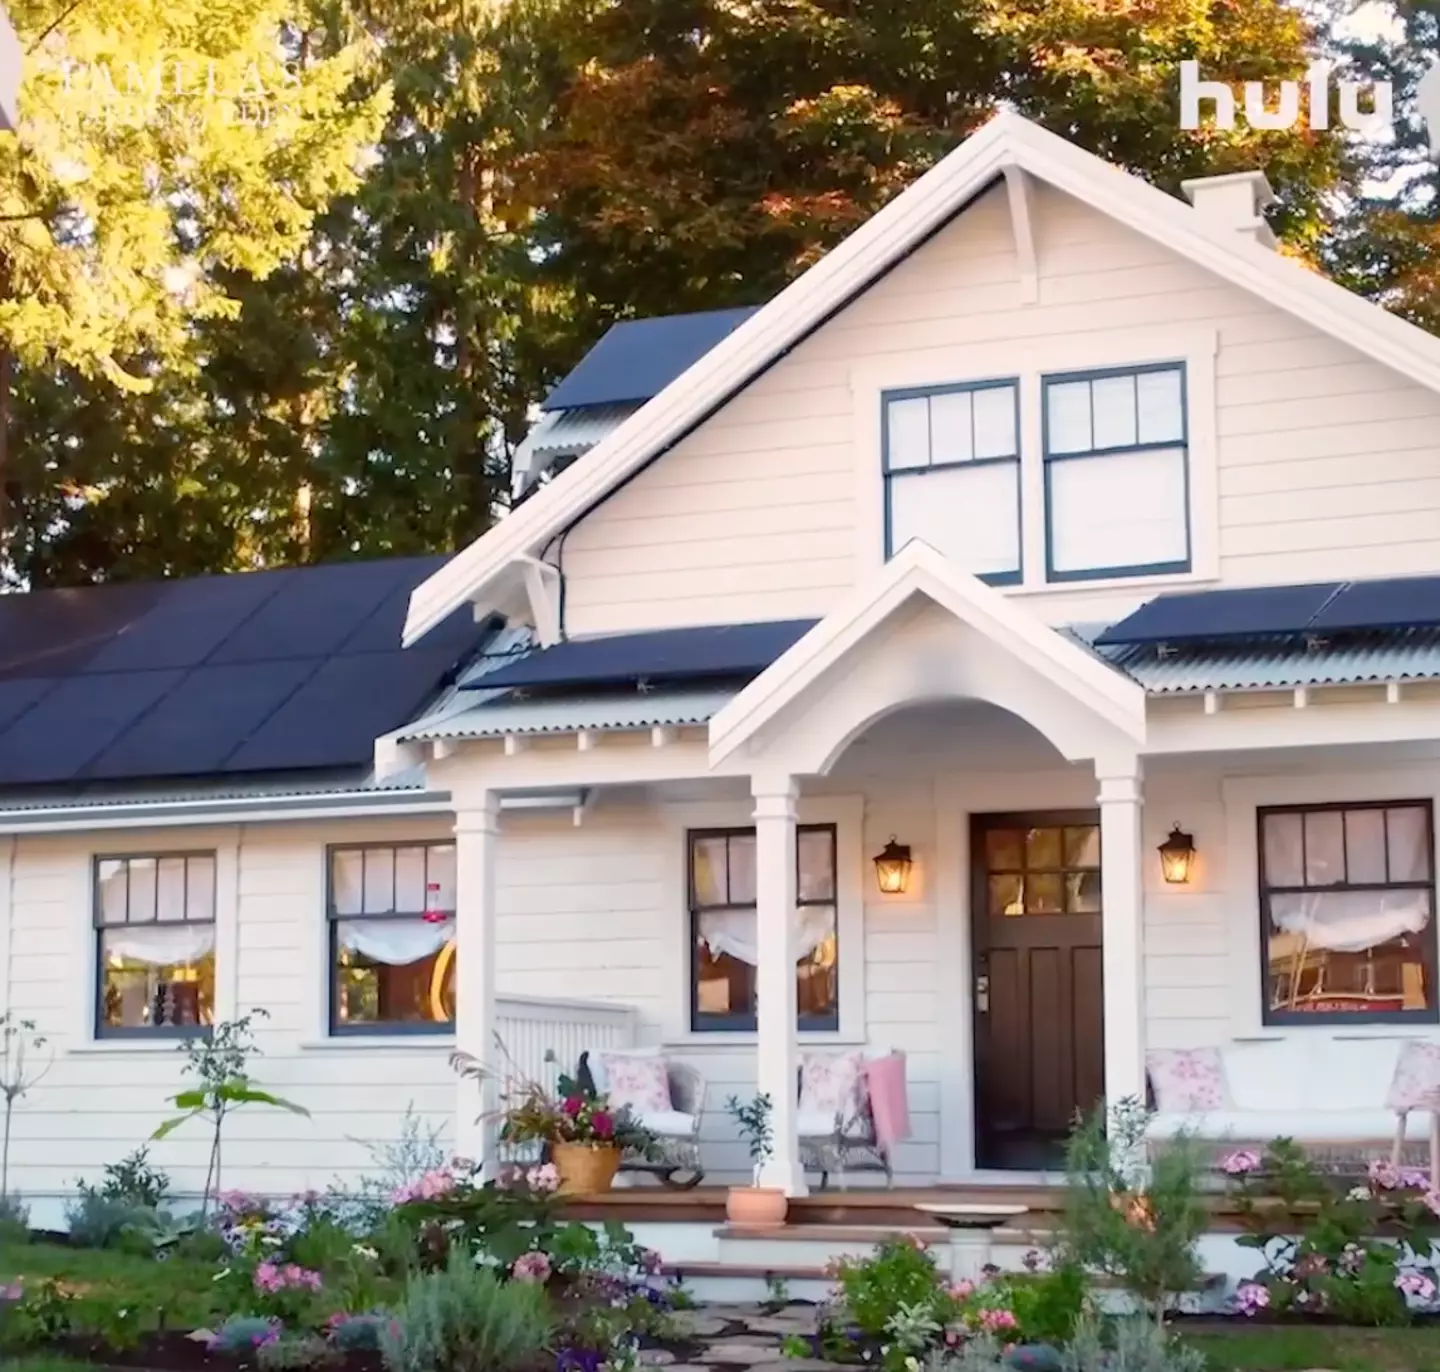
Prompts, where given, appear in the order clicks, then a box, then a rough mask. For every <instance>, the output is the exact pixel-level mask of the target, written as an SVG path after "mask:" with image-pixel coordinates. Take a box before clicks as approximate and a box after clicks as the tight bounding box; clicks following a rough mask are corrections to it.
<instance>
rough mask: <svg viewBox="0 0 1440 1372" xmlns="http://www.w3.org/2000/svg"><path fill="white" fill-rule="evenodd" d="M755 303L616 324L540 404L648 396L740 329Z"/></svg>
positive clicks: (555, 406) (572, 405) (580, 404)
mask: <svg viewBox="0 0 1440 1372" xmlns="http://www.w3.org/2000/svg"><path fill="white" fill-rule="evenodd" d="M755 308H756V307H746V308H741V309H734V310H704V311H702V312H700V313H698V314H671V315H663V316H660V317H659V318H656V319H627V320H624V321H623V322H621V323H619V324H612V325H611V326H610V328H609V329H608V330H606V332H605V334H604V335H603V336H602V337H601V339H600V341H599V342H598V343H597V344H596V345H595V346H594V347H593V348H591V349H590V351H589V352H588V353H586V354H585V356H584V357H582V358H581V359H580V361H579V363H578V365H577V366H576V367H575V369H574V370H573V371H572V372H570V374H569V375H568V376H566V377H565V378H564V380H562V381H561V382H560V384H559V385H558V386H556V387H555V389H554V390H552V391H551V392H550V394H549V395H547V396H546V397H545V403H544V404H543V405H542V406H541V407H540V408H541V409H543V410H579V409H588V408H589V407H590V406H592V405H617V404H635V403H637V402H639V401H645V400H649V399H650V398H651V397H652V396H657V395H659V394H660V392H661V391H663V390H664V389H665V387H666V386H668V385H669V384H670V383H671V382H672V381H674V380H675V378H676V377H677V376H679V375H680V374H681V373H682V372H684V371H687V370H688V369H689V368H690V367H691V365H692V364H694V363H696V362H698V361H699V360H700V359H701V358H702V357H704V356H705V354H706V353H708V352H709V351H710V349H711V348H713V347H714V346H715V345H716V344H717V343H719V342H720V341H721V340H722V339H723V338H725V337H727V336H728V335H729V334H731V333H733V332H734V331H735V330H736V329H738V328H739V327H740V325H741V324H743V323H744V322H745V321H746V320H747V319H749V318H750V316H751V315H752V314H754V313H755Z"/></svg>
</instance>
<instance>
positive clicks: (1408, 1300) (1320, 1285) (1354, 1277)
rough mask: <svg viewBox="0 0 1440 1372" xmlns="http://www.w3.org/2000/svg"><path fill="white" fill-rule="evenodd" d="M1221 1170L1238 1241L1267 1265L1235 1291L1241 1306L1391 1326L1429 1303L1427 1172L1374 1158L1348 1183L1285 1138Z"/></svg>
mask: <svg viewBox="0 0 1440 1372" xmlns="http://www.w3.org/2000/svg"><path fill="white" fill-rule="evenodd" d="M1234 1156H1235V1155H1232V1159H1233V1157H1234ZM1230 1161H1231V1159H1227V1160H1226V1163H1227V1164H1228V1163H1229V1162H1230ZM1225 1170H1226V1171H1227V1172H1228V1173H1229V1174H1230V1176H1231V1177H1232V1179H1233V1185H1234V1198H1235V1200H1236V1203H1237V1208H1238V1209H1239V1212H1240V1215H1241V1218H1242V1221H1243V1223H1244V1224H1245V1227H1246V1230H1247V1233H1246V1234H1245V1235H1243V1236H1242V1237H1241V1239H1240V1243H1241V1244H1242V1245H1244V1246H1245V1247H1247V1248H1252V1249H1255V1250H1256V1251H1257V1252H1258V1253H1260V1254H1261V1256H1262V1258H1263V1259H1264V1264H1265V1266H1264V1269H1263V1271H1261V1272H1260V1274H1259V1275H1258V1276H1257V1277H1256V1278H1255V1280H1254V1281H1253V1282H1249V1283H1245V1284H1243V1285H1242V1286H1241V1288H1240V1289H1239V1290H1238V1291H1237V1292H1236V1296H1235V1308H1236V1310H1237V1311H1238V1312H1239V1313H1241V1314H1243V1315H1246V1316H1250V1317H1254V1316H1255V1315H1257V1314H1258V1313H1259V1312H1261V1311H1275V1312H1277V1313H1286V1312H1297V1313H1301V1314H1317V1315H1330V1316H1334V1317H1336V1318H1338V1319H1341V1320H1345V1321H1346V1322H1348V1323H1352V1324H1370V1325H1391V1324H1403V1323H1405V1322H1406V1321H1408V1320H1409V1319H1410V1318H1411V1316H1412V1314H1413V1313H1414V1310H1415V1308H1416V1307H1420V1308H1424V1307H1427V1306H1432V1305H1434V1303H1435V1300H1436V1294H1437V1291H1436V1280H1435V1271H1436V1258H1435V1249H1434V1241H1435V1239H1436V1237H1437V1236H1440V1197H1437V1195H1436V1193H1435V1191H1434V1189H1433V1188H1432V1185H1431V1180H1430V1178H1429V1176H1428V1175H1427V1174H1426V1173H1425V1172H1423V1171H1419V1170H1416V1169H1413V1168H1399V1167H1395V1166H1393V1165H1392V1164H1391V1163H1390V1162H1389V1161H1376V1162H1372V1163H1371V1164H1370V1167H1369V1169H1368V1172H1367V1175H1366V1178H1365V1180H1364V1182H1362V1183H1360V1184H1352V1183H1349V1182H1346V1181H1342V1180H1339V1179H1337V1178H1334V1177H1329V1176H1325V1175H1322V1174H1321V1173H1320V1172H1318V1171H1317V1170H1316V1169H1315V1167H1314V1166H1313V1165H1312V1164H1311V1163H1310V1162H1309V1160H1308V1159H1307V1158H1306V1156H1305V1154H1304V1152H1303V1150H1302V1149H1300V1148H1299V1147H1298V1146H1297V1145H1296V1144H1294V1143H1293V1142H1291V1141H1290V1140H1288V1139H1277V1140H1276V1141H1275V1142H1274V1143H1273V1144H1271V1145H1270V1147H1269V1148H1268V1149H1267V1150H1266V1152H1265V1155H1264V1157H1263V1158H1261V1159H1259V1160H1258V1162H1257V1165H1255V1166H1247V1167H1245V1168H1244V1169H1243V1170H1232V1169H1231V1168H1230V1167H1229V1166H1228V1165H1226V1166H1225Z"/></svg>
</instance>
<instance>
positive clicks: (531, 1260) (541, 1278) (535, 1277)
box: [510, 1248, 550, 1286]
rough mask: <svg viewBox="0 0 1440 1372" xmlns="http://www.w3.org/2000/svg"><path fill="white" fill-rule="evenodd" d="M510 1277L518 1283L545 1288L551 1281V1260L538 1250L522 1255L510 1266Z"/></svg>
mask: <svg viewBox="0 0 1440 1372" xmlns="http://www.w3.org/2000/svg"><path fill="white" fill-rule="evenodd" d="M510 1275H511V1276H512V1277H514V1279H515V1280H516V1281H526V1282H532V1283H534V1284H535V1285H537V1286H543V1285H544V1284H545V1283H546V1282H547V1281H549V1280H550V1259H549V1258H548V1257H547V1256H546V1255H545V1254H544V1253H542V1252H541V1251H540V1250H539V1249H538V1248H536V1249H531V1250H530V1252H528V1253H522V1254H520V1256H519V1257H518V1258H516V1259H515V1261H514V1262H513V1263H511V1264H510Z"/></svg>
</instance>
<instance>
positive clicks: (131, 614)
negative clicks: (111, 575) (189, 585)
mask: <svg viewBox="0 0 1440 1372" xmlns="http://www.w3.org/2000/svg"><path fill="white" fill-rule="evenodd" d="M166 589H167V588H166V586H165V584H164V583H163V582H144V583H140V582H136V583H130V584H126V585H119V586H77V587H65V588H62V589H59V590H53V591H32V592H30V593H29V594H23V593H20V592H13V593H11V594H8V595H0V677H63V676H69V675H70V674H71V673H72V672H76V671H79V670H81V669H82V668H83V667H84V666H85V664H86V663H88V662H89V661H90V660H91V659H92V658H93V657H94V656H95V655H96V654H97V653H99V652H100V651H101V650H102V649H104V647H105V646H106V644H108V643H109V642H110V641H111V640H112V639H113V638H114V637H115V636H116V635H117V634H119V633H120V632H122V631H123V630H124V629H125V628H126V627H127V626H129V625H131V624H135V623H138V622H139V621H140V620H142V619H144V617H145V616H146V615H147V614H149V613H150V611H151V610H152V609H153V608H154V607H155V605H156V604H158V603H159V601H160V600H161V599H162V598H163V596H164V595H165V593H166Z"/></svg>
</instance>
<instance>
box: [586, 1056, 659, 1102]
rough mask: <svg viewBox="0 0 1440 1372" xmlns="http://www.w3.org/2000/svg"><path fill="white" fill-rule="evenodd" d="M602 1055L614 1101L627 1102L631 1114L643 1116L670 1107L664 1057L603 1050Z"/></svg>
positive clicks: (608, 1091) (606, 1079) (606, 1080)
mask: <svg viewBox="0 0 1440 1372" xmlns="http://www.w3.org/2000/svg"><path fill="white" fill-rule="evenodd" d="M599 1058H600V1062H601V1065H602V1066H603V1067H604V1069H605V1085H606V1094H607V1095H608V1096H609V1097H610V1104H611V1105H613V1106H615V1107H616V1108H617V1109H618V1108H620V1107H621V1106H625V1105H628V1106H629V1107H630V1111H631V1113H632V1114H634V1115H641V1116H643V1115H648V1114H658V1113H659V1112H661V1111H663V1110H669V1109H670V1108H671V1107H670V1079H669V1077H668V1076H666V1074H665V1059H664V1058H662V1057H657V1056H655V1055H653V1054H648V1053H646V1054H640V1053H601V1054H599Z"/></svg>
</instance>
